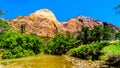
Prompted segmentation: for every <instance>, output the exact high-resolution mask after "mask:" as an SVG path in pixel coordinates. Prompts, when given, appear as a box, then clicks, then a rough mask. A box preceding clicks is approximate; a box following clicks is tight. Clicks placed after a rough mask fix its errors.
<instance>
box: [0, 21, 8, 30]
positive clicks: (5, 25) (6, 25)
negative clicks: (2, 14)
mask: <svg viewBox="0 0 120 68" xmlns="http://www.w3.org/2000/svg"><path fill="white" fill-rule="evenodd" d="M0 28H7V29H8V28H10V26H9V25H8V24H7V23H6V22H5V21H4V20H2V19H0Z"/></svg>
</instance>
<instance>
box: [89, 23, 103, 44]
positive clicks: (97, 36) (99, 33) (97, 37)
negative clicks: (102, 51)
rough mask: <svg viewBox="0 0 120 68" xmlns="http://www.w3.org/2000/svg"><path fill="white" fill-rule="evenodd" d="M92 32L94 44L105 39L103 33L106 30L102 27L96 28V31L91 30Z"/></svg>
mask: <svg viewBox="0 0 120 68" xmlns="http://www.w3.org/2000/svg"><path fill="white" fill-rule="evenodd" d="M91 31H92V38H91V39H92V41H94V42H97V41H98V42H100V41H101V40H102V38H103V32H104V28H103V26H101V25H98V26H94V29H92V30H91Z"/></svg>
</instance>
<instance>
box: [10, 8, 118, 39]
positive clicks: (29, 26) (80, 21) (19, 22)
mask: <svg viewBox="0 0 120 68" xmlns="http://www.w3.org/2000/svg"><path fill="white" fill-rule="evenodd" d="M8 24H9V25H10V26H11V27H12V29H15V30H24V33H27V34H28V33H32V34H36V35H38V36H49V37H52V36H54V35H55V34H56V33H58V32H65V31H71V32H76V31H78V30H81V29H82V27H83V26H87V27H89V28H93V27H94V26H95V25H102V26H111V27H112V28H113V29H114V30H116V31H117V30H118V27H116V26H114V25H112V24H108V23H103V22H101V21H99V20H96V19H93V18H89V17H85V16H78V17H75V18H72V19H70V20H69V21H67V22H65V23H60V22H58V21H57V19H56V17H55V16H54V14H53V13H52V12H51V11H50V10H48V9H42V10H38V11H36V12H34V13H32V14H30V15H29V16H18V17H17V18H15V19H13V20H11V21H8Z"/></svg>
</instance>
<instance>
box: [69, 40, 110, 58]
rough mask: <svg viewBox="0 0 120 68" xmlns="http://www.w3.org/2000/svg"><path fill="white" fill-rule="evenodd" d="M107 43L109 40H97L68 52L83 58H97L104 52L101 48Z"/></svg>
mask: <svg viewBox="0 0 120 68" xmlns="http://www.w3.org/2000/svg"><path fill="white" fill-rule="evenodd" d="M107 45H109V43H108V42H100V43H99V42H96V43H91V44H87V45H82V46H79V47H77V48H74V49H71V50H70V51H68V52H67V54H68V55H71V56H74V57H78V58H82V59H92V60H97V59H99V56H100V55H101V54H102V53H101V49H102V48H103V47H105V46H107Z"/></svg>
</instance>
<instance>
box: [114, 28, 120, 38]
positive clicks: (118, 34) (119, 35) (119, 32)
mask: <svg viewBox="0 0 120 68" xmlns="http://www.w3.org/2000/svg"><path fill="white" fill-rule="evenodd" d="M115 39H117V40H120V30H119V31H118V32H117V33H116V34H115Z"/></svg>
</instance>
